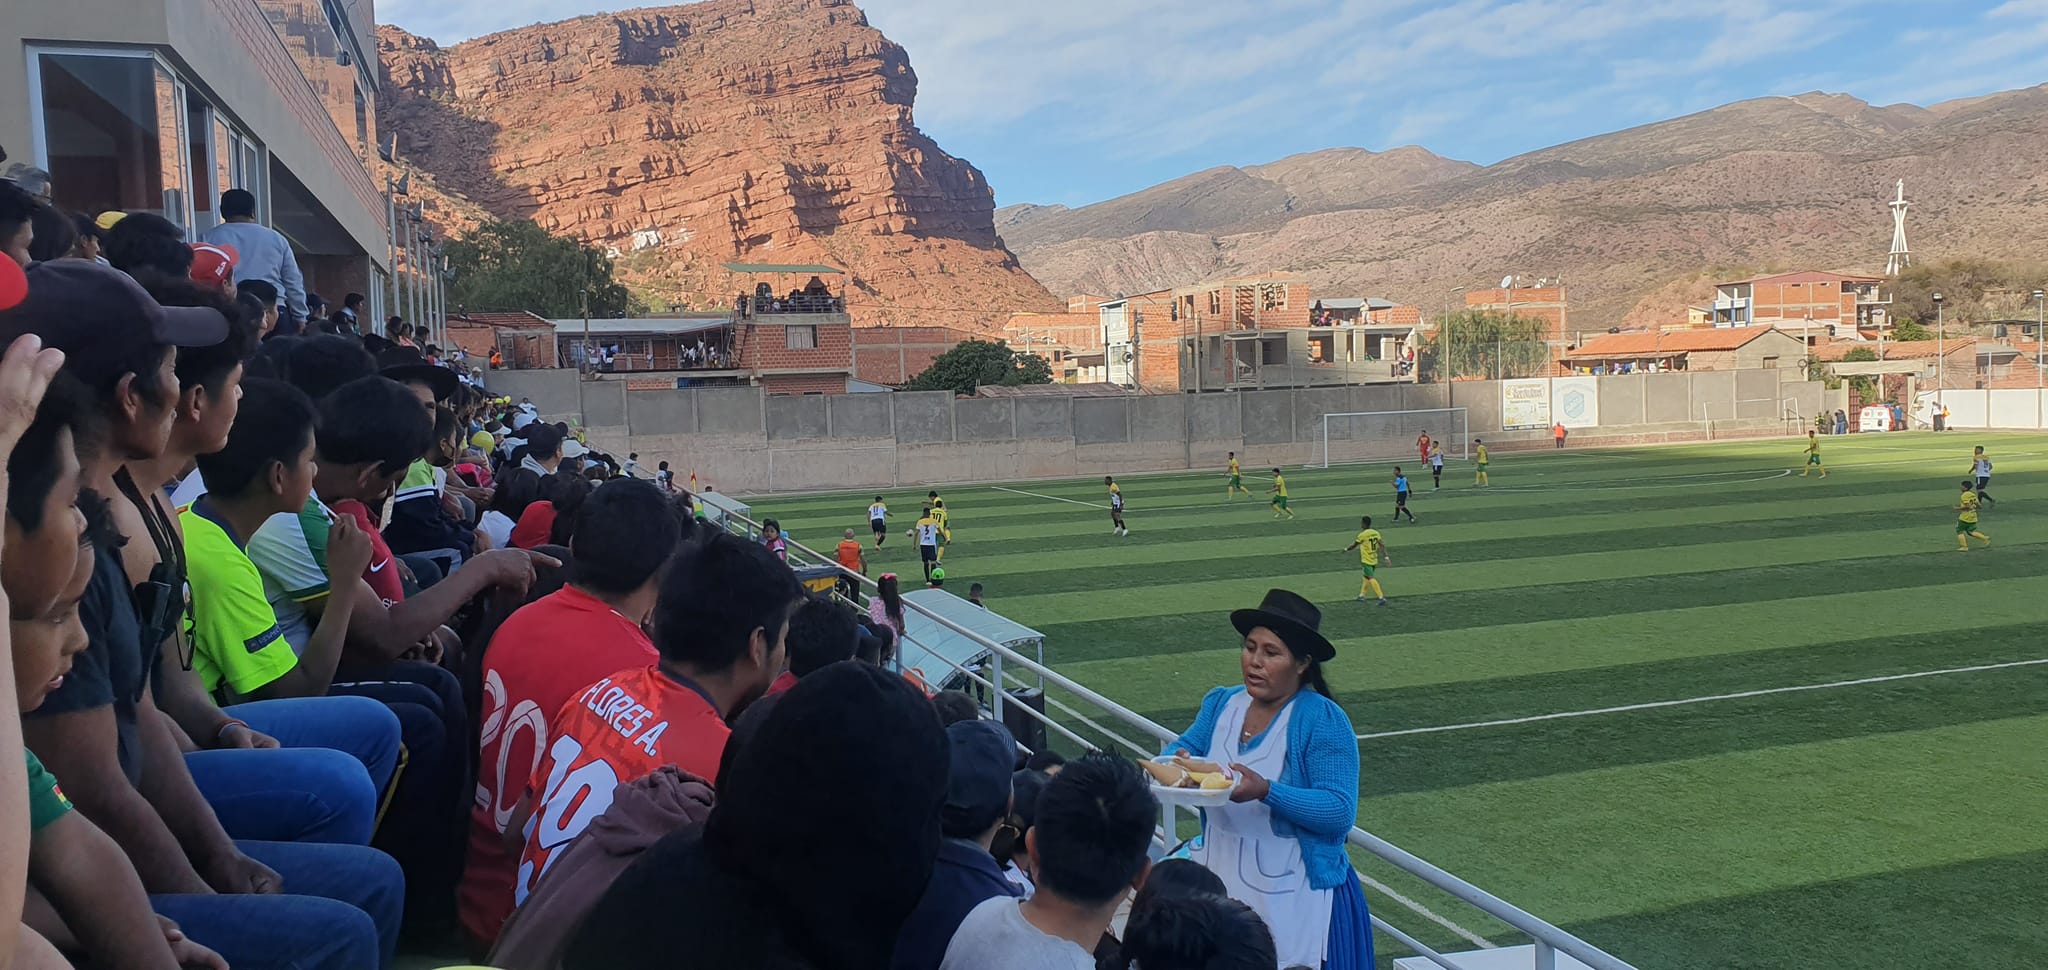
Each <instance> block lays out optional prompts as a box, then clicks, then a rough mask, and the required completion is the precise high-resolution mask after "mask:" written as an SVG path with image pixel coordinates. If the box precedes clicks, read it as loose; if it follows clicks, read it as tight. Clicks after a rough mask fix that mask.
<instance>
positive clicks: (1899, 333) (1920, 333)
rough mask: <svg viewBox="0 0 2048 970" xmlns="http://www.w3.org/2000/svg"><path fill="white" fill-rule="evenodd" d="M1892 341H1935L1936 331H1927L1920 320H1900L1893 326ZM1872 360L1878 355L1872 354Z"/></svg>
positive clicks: (1853, 351) (1859, 348)
mask: <svg viewBox="0 0 2048 970" xmlns="http://www.w3.org/2000/svg"><path fill="white" fill-rule="evenodd" d="M1892 339H1893V340H1933V339H1934V331H1932V330H1929V329H1927V328H1926V327H1924V326H1921V325H1920V321H1918V320H1913V319H1904V320H1900V321H1899V322H1898V323H1896V324H1893V325H1892ZM1856 350H1863V348H1861V347H1858V348H1856ZM1856 350H1852V351H1850V353H1852V354H1853V353H1855V352H1856ZM1864 352H1865V353H1870V352H1869V351H1864ZM1843 359H1844V360H1847V359H1848V358H1846V357H1844V358H1843ZM1870 359H1871V360H1876V359H1877V355H1876V354H1874V353H1872V354H1871V357H1870Z"/></svg>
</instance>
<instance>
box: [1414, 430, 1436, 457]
mask: <svg viewBox="0 0 2048 970" xmlns="http://www.w3.org/2000/svg"><path fill="white" fill-rule="evenodd" d="M1434 444H1436V439H1434V438H1431V437H1430V436H1429V432H1427V431H1424V432H1423V433H1422V434H1421V436H1419V437H1417V438H1416V439H1415V452H1416V454H1418V455H1421V456H1422V460H1423V461H1428V460H1429V447H1430V446H1431V445H1434Z"/></svg>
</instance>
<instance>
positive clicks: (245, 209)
mask: <svg viewBox="0 0 2048 970" xmlns="http://www.w3.org/2000/svg"><path fill="white" fill-rule="evenodd" d="M220 217H221V220H222V221H221V224H220V225H218V226H215V227H213V228H211V229H208V230H206V235H205V236H203V237H202V241H204V242H209V243H212V244H214V245H216V246H220V245H227V246H233V247H234V248H235V253H236V254H237V255H239V256H240V257H241V261H240V262H237V263H236V264H235V282H237V283H240V282H241V281H243V280H247V279H258V280H263V281H265V282H267V283H269V284H270V285H272V286H275V287H277V292H278V294H279V295H281V296H283V297H284V306H285V311H286V313H285V316H287V317H289V318H290V319H291V322H290V323H289V324H279V325H278V328H277V331H276V333H277V335H278V336H281V337H283V336H291V335H293V334H296V333H298V332H299V327H300V325H302V324H304V323H305V322H306V318H307V309H306V281H305V279H304V278H303V277H301V276H300V275H299V259H298V257H297V256H295V255H293V254H292V244H291V243H289V242H286V241H285V238H284V235H283V234H282V233H280V232H278V231H277V230H275V229H272V228H270V227H269V226H265V225H262V224H260V223H258V222H257V221H256V196H254V195H252V194H250V192H249V190H247V189H229V190H227V191H226V192H222V193H221V194H220Z"/></svg>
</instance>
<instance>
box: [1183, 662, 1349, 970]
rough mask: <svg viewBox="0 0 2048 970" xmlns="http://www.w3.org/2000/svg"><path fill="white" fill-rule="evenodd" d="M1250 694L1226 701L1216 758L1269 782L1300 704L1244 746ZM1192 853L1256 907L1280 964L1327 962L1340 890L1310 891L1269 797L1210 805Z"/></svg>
mask: <svg viewBox="0 0 2048 970" xmlns="http://www.w3.org/2000/svg"><path fill="white" fill-rule="evenodd" d="M1251 703H1252V699H1251V694H1250V693H1248V692H1239V693H1238V694H1237V695H1236V696H1234V697H1232V698H1231V699H1230V700H1229V701H1228V702H1227V703H1225V704H1224V705H1223V711H1222V713H1221V714H1220V715H1218V716H1217V718H1216V733H1215V735H1214V736H1212V737H1211V738H1210V739H1209V760H1211V761H1215V762H1217V763H1219V764H1223V765H1230V764H1241V765H1244V766H1245V767H1247V768H1250V769H1251V770H1253V771H1256V772H1258V773H1259V776H1260V777H1262V778H1265V779H1267V780H1269V781H1277V780H1278V779H1279V778H1280V772H1281V770H1282V769H1283V768H1284V767H1286V762H1287V723H1288V721H1289V720H1290V719H1291V718H1292V717H1293V714H1294V705H1293V704H1292V703H1290V704H1288V705H1287V706H1286V707H1285V708H1282V709H1281V711H1280V714H1279V716H1278V717H1275V718H1274V719H1273V724H1272V726H1271V727H1269V728H1267V729H1266V737H1265V738H1264V740H1262V741H1260V742H1259V746H1258V748H1257V749H1256V750H1253V751H1251V752H1249V753H1240V752H1239V751H1238V738H1239V737H1240V736H1241V735H1242V733H1243V732H1244V716H1245V712H1246V711H1248V710H1250V709H1251ZM1190 858H1192V859H1194V861H1196V862H1199V863H1201V864H1202V865H1203V866H1206V867H1207V868H1208V869H1209V871H1210V872H1213V873H1215V874H1216V876H1217V878H1220V879H1222V880H1223V885H1224V887H1225V888H1226V889H1228V890H1229V892H1230V897H1231V898H1232V899H1236V900H1238V901H1239V902H1242V903H1244V904H1245V905H1247V906H1250V907H1251V908H1252V909H1254V910H1256V911H1257V912H1258V914H1259V916H1260V918H1262V919H1264V920H1265V921H1266V928H1267V929H1270V930H1272V931H1273V945H1274V948H1275V949H1276V950H1277V951H1278V952H1279V956H1280V963H1279V966H1281V967H1293V966H1303V967H1320V966H1322V965H1323V951H1324V950H1325V948H1327V947H1328V946H1329V942H1330V909H1331V907H1332V906H1333V905H1334V904H1335V896H1336V894H1335V893H1334V892H1333V891H1332V890H1328V889H1311V888H1309V884H1308V866H1307V864H1306V863H1305V862H1303V860H1302V858H1301V843H1300V842H1298V841H1296V840H1294V839H1291V838H1285V837H1283V836H1280V835H1276V834H1275V833H1274V832H1273V810H1272V809H1270V808H1268V807H1266V805H1265V804H1264V803H1262V802H1232V803H1230V804H1228V805H1222V806H1218V807H1215V808H1209V809H1204V819H1203V826H1202V844H1201V846H1200V848H1198V849H1196V850H1194V851H1193V852H1191V853H1190Z"/></svg>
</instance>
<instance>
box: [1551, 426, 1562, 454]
mask: <svg viewBox="0 0 2048 970" xmlns="http://www.w3.org/2000/svg"><path fill="white" fill-rule="evenodd" d="M1550 436H1551V437H1552V438H1556V439H1557V446H1558V447H1559V448H1563V447H1564V422H1562V421H1559V422H1558V423H1557V424H1555V425H1552V426H1551V428H1550Z"/></svg>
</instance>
